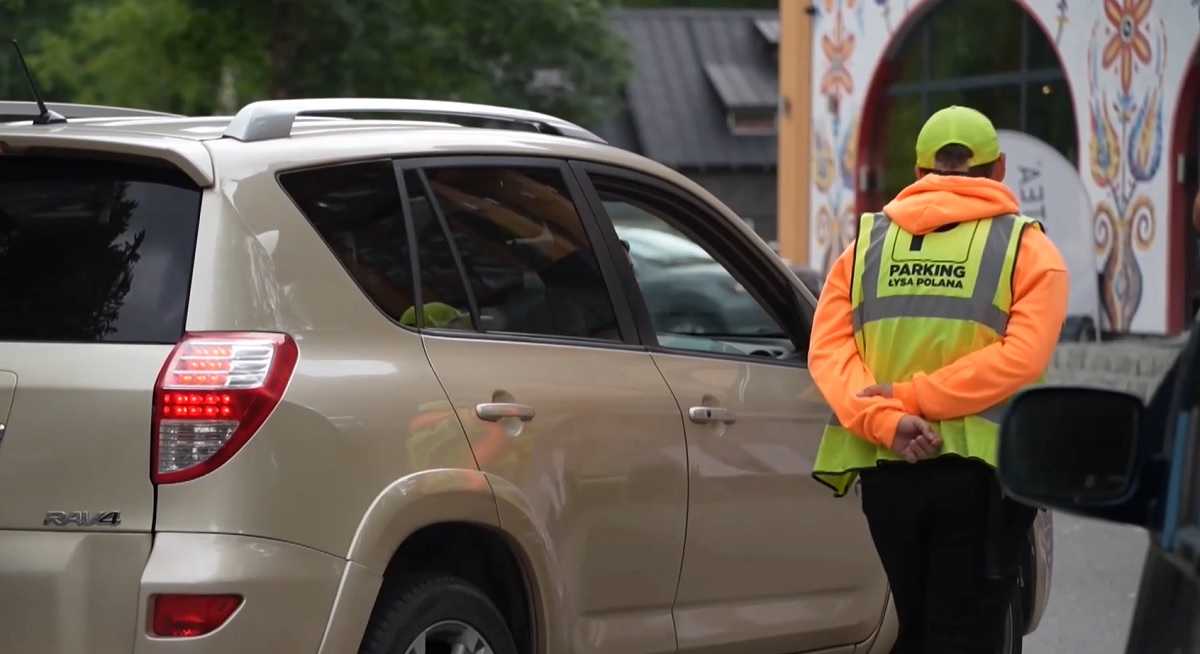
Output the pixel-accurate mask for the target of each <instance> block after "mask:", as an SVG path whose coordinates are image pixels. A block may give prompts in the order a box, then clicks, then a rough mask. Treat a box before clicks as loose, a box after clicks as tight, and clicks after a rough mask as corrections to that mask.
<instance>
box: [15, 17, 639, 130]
mask: <svg viewBox="0 0 1200 654" xmlns="http://www.w3.org/2000/svg"><path fill="white" fill-rule="evenodd" d="M56 3H57V5H56ZM35 5H55V7H56V8H57V9H59V11H57V12H53V11H45V10H42V9H38V10H37V11H30V10H31V8H33V7H34V6H35ZM68 7H69V9H68ZM607 7H608V3H606V2H604V1H603V0H503V1H500V0H257V1H256V2H229V1H228V0H82V1H80V0H77V1H76V2H73V3H72V2H69V1H67V2H60V1H59V0H42V2H40V3H34V2H33V1H32V0H0V19H5V18H8V17H11V16H23V18H22V20H21V21H14V22H12V23H9V22H7V21H6V22H5V23H4V24H12V25H13V26H14V29H15V30H16V31H17V32H19V34H17V36H19V37H21V38H22V39H23V41H24V42H25V43H27V44H28V46H27V50H29V51H31V56H30V59H31V63H32V64H33V65H34V67H35V69H36V73H37V75H38V77H39V80H40V82H41V84H42V86H43V87H44V88H45V90H46V91H47V95H48V96H50V97H52V98H54V99H58V100H71V101H76V102H90V103H102V104H118V105H133V106H141V107H147V108H155V109H163V110H168V111H178V112H182V113H209V112H214V111H231V110H233V109H235V108H236V107H237V106H238V105H240V104H242V103H245V102H247V101H249V100H253V99H259V98H265V97H316V96H345V95H352V96H383V97H415V98H438V99H457V100H465V101H475V102H492V103H498V104H506V105H513V106H520V107H528V108H532V109H537V110H541V111H547V112H551V113H555V114H558V115H562V116H565V117H569V118H573V119H576V120H580V121H584V122H595V121H598V120H600V119H602V118H603V117H604V116H605V115H606V114H607V113H608V112H609V111H610V110H611V109H610V108H611V107H612V106H613V105H614V104H615V100H616V99H617V97H618V94H619V90H620V87H621V84H622V82H623V80H624V78H625V75H626V73H627V68H628V62H627V59H626V56H625V53H624V49H623V46H622V44H621V42H620V41H619V39H618V38H617V37H616V36H615V35H613V34H612V33H611V32H610V30H609V25H608V21H607V18H606V15H605V11H606V9H607ZM0 75H2V74H0ZM3 79H4V78H3V77H2V76H0V82H3ZM0 92H9V93H11V92H12V90H11V88H6V87H4V86H0ZM10 97H11V96H10Z"/></svg>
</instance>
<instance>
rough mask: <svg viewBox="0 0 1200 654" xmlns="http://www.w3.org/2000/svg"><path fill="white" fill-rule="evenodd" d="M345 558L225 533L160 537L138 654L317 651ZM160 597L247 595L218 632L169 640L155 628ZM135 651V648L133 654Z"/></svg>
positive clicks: (146, 586)
mask: <svg viewBox="0 0 1200 654" xmlns="http://www.w3.org/2000/svg"><path fill="white" fill-rule="evenodd" d="M345 566H346V561H345V560H343V559H340V558H338V557H335V556H330V555H328V554H325V553H323V552H318V551H316V550H313V549H309V548H306V547H302V546H299V545H293V544H289V543H284V542H280V541H273V540H265V539H260V538H252V537H247V536H233V535H225V534H184V533H159V534H156V535H155V538H154V549H153V551H152V552H151V553H150V559H149V561H148V562H147V563H146V567H145V571H144V572H143V573H142V577H141V590H140V594H139V595H138V597H137V610H136V613H135V616H136V619H135V620H133V621H132V623H130V622H128V621H127V624H129V625H130V629H131V630H132V631H133V633H134V634H136V647H135V648H134V650H133V651H134V652H136V653H137V654H210V653H214V652H221V653H222V654H237V653H240V652H247V653H249V652H254V653H256V654H258V653H261V652H316V651H317V649H318V647H319V646H320V645H321V639H322V637H323V635H324V633H325V627H326V624H327V623H328V622H329V616H330V610H331V608H332V606H333V601H334V598H335V596H336V595H337V592H338V585H339V583H340V582H341V578H342V573H343V571H344V569H345ZM160 593H201V594H210V593H211V594H224V593H233V594H238V595H241V596H242V598H243V600H242V605H241V607H239V608H238V610H237V612H236V613H234V614H233V616H232V617H231V618H229V621H228V622H226V623H225V624H224V625H222V626H221V627H220V628H219V629H217V630H216V631H214V632H212V633H210V634H206V635H204V636H200V637H198V638H177V639H164V638H156V637H154V636H152V635H151V634H150V630H149V628H148V625H149V616H150V611H151V598H152V597H153V596H154V595H156V594H160ZM127 651H128V650H127Z"/></svg>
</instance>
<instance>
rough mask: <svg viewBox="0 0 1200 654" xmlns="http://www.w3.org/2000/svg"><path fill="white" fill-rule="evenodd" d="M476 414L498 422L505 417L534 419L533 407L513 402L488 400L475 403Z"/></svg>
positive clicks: (523, 420) (527, 420) (524, 419)
mask: <svg viewBox="0 0 1200 654" xmlns="http://www.w3.org/2000/svg"><path fill="white" fill-rule="evenodd" d="M475 415H477V416H479V419H480V420H486V421H488V422H498V421H500V420H503V419H505V418H517V419H518V420H520V421H521V422H529V421H530V420H533V416H534V415H535V413H534V411H533V407H531V406H526V405H524V404H513V403H511V402H488V403H485V404H477V405H475Z"/></svg>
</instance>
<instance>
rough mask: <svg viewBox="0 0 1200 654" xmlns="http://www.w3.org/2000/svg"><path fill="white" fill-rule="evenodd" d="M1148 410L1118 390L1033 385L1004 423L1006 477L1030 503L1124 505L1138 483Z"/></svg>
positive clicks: (1071, 507) (1081, 507)
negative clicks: (1141, 428) (1144, 416)
mask: <svg viewBox="0 0 1200 654" xmlns="http://www.w3.org/2000/svg"><path fill="white" fill-rule="evenodd" d="M1143 411H1144V408H1143V405H1142V401H1141V399H1140V398H1138V397H1137V396H1134V395H1130V394H1127V393H1121V392H1116V391H1109V390H1101V389H1088V388H1048V387H1043V388H1035V389H1032V390H1029V391H1025V392H1024V393H1021V394H1020V395H1018V396H1017V397H1016V398H1015V399H1014V400H1013V402H1012V406H1011V407H1010V408H1009V410H1008V413H1007V415H1006V416H1005V418H1004V422H1003V424H1002V425H1001V428H1000V453H999V473H1000V480H1001V482H1002V483H1003V484H1004V486H1005V487H1006V488H1007V489H1008V490H1009V492H1010V493H1012V494H1013V495H1016V496H1018V497H1020V498H1022V499H1024V500H1026V501H1029V502H1031V503H1034V504H1039V505H1045V506H1050V507H1054V508H1060V509H1065V510H1068V511H1074V512H1077V513H1085V514H1086V513H1093V512H1091V511H1089V509H1099V508H1101V507H1105V506H1111V505H1113V504H1116V503H1120V502H1121V501H1123V500H1125V499H1126V498H1127V497H1129V495H1130V494H1131V493H1132V492H1133V491H1134V489H1135V486H1136V478H1137V466H1136V464H1137V458H1138V443H1137V441H1138V431H1139V426H1140V424H1141V421H1142V413H1143Z"/></svg>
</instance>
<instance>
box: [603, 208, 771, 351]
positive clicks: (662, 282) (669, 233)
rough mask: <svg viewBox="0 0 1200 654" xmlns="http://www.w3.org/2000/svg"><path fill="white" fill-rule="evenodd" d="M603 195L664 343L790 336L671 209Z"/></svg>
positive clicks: (698, 346)
mask: <svg viewBox="0 0 1200 654" xmlns="http://www.w3.org/2000/svg"><path fill="white" fill-rule="evenodd" d="M600 197H601V199H602V200H603V202H604V210H605V212H606V213H607V214H608V216H609V218H610V219H611V220H612V222H613V226H614V227H615V228H616V230H617V236H618V237H619V238H620V239H621V241H622V243H623V244H624V245H625V247H626V248H627V249H628V252H629V260H630V262H631V263H632V265H633V270H634V277H635V278H636V279H637V283H638V287H639V288H640V289H641V291H642V297H643V298H645V301H646V308H647V309H648V310H649V312H650V320H651V322H652V323H653V325H654V330H655V332H656V333H657V334H658V340H659V342H660V343H661V344H663V345H665V346H668V347H674V348H679V349H689V350H701V351H723V347H722V345H721V344H720V343H719V341H721V340H723V339H729V338H734V339H737V338H763V337H768V338H786V336H784V331H783V330H782V329H781V328H780V327H779V325H778V323H777V322H776V321H775V319H774V318H772V317H771V316H770V314H769V313H767V311H766V310H765V309H764V308H763V307H762V305H760V304H759V302H758V300H756V299H755V298H754V296H752V295H751V294H750V293H749V291H748V290H747V289H746V288H745V287H744V286H742V284H741V283H740V282H739V281H738V280H737V278H735V277H734V276H733V274H732V273H730V272H729V270H727V269H726V268H725V266H724V265H722V264H721V263H720V262H718V261H717V260H716V259H715V258H714V257H713V256H712V255H711V254H709V252H708V250H706V249H705V248H704V247H703V246H702V245H700V244H699V243H697V242H696V241H694V240H693V239H692V238H691V237H689V236H687V235H685V234H683V233H682V232H680V231H679V230H678V229H676V228H675V227H674V226H673V225H672V223H671V222H669V220H670V219H669V217H668V215H667V214H666V213H665V212H662V211H660V210H658V209H657V208H654V207H651V206H649V205H646V204H643V203H641V202H639V201H637V200H633V199H626V198H624V197H622V196H621V195H619V194H615V193H612V192H609V191H603V190H602V191H601V193H600Z"/></svg>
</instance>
